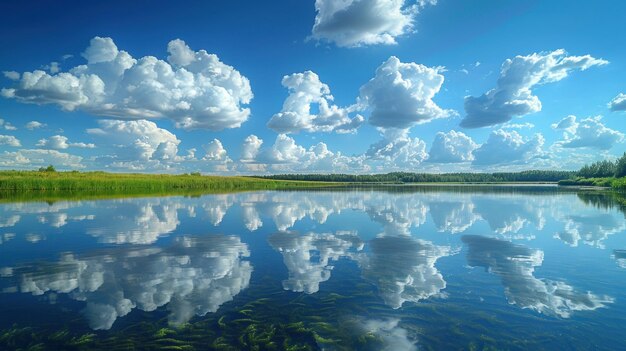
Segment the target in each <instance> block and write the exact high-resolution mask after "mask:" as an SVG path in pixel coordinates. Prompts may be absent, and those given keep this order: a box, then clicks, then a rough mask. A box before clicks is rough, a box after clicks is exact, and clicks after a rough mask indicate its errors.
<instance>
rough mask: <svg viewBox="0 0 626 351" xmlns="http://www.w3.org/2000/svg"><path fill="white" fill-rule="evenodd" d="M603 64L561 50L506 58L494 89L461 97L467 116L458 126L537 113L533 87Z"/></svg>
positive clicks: (499, 120)
mask: <svg viewBox="0 0 626 351" xmlns="http://www.w3.org/2000/svg"><path fill="white" fill-rule="evenodd" d="M605 64H608V61H606V60H602V59H596V58H594V57H591V56H590V55H584V56H567V54H566V52H565V50H555V51H552V52H549V53H534V54H531V55H528V56H516V57H515V58H513V59H507V60H506V61H504V63H503V64H502V68H501V69H500V77H499V78H498V82H497V85H496V87H495V88H494V89H491V90H489V91H488V92H486V93H485V94H483V95H481V96H479V97H473V96H467V97H466V98H465V112H466V114H467V115H466V116H465V118H464V119H463V120H462V121H461V127H465V128H479V127H486V126H491V125H496V124H500V123H505V122H507V121H510V120H511V119H512V118H513V117H520V116H524V115H527V114H529V113H534V112H539V111H541V101H539V98H538V97H537V96H535V95H533V92H532V89H533V88H534V87H535V86H537V85H542V84H547V83H552V82H557V81H559V80H561V79H563V78H565V77H567V76H568V74H569V73H570V72H571V71H574V70H581V71H584V70H586V69H588V68H590V67H592V66H598V65H605Z"/></svg>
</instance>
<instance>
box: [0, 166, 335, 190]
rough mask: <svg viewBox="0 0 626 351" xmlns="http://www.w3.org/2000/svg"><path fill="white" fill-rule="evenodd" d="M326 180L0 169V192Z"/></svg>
mask: <svg viewBox="0 0 626 351" xmlns="http://www.w3.org/2000/svg"><path fill="white" fill-rule="evenodd" d="M333 185H336V184H335V183H329V182H306V181H288V180H269V179H259V178H252V177H237V176H232V177H223V176H202V175H188V174H184V175H169V174H139V173H106V172H76V171H73V172H38V171H2V172H0V191H2V192H5V193H10V192H13V193H23V192H33V191H46V192H57V191H62V192H68V193H72V192H96V193H97V192H105V193H120V194H122V193H131V194H132V193H145V194H151V193H165V192H172V191H174V192H177V191H182V190H184V191H202V192H227V191H244V190H263V189H298V188H312V187H326V186H333Z"/></svg>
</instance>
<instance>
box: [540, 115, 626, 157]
mask: <svg viewBox="0 0 626 351" xmlns="http://www.w3.org/2000/svg"><path fill="white" fill-rule="evenodd" d="M552 128H554V129H557V130H563V137H564V140H562V141H559V142H558V143H557V145H559V146H561V147H564V148H579V147H587V148H595V149H600V150H608V149H610V148H612V147H613V146H614V145H615V144H617V143H621V142H623V141H624V134H623V133H621V132H619V131H617V130H614V129H610V128H608V127H606V126H605V125H604V124H603V123H602V117H601V116H596V117H589V118H585V119H583V120H581V121H580V122H578V121H577V120H576V116H567V117H565V118H563V119H562V120H561V121H560V122H559V123H556V124H553V125H552Z"/></svg>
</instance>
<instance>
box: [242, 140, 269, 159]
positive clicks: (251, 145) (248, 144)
mask: <svg viewBox="0 0 626 351" xmlns="http://www.w3.org/2000/svg"><path fill="white" fill-rule="evenodd" d="M261 145H263V140H262V139H259V137H257V136H256V135H254V134H252V135H249V136H248V137H247V138H246V139H245V140H244V141H243V145H242V146H241V158H240V161H241V162H250V161H254V159H255V158H256V156H257V155H258V154H259V150H260V149H261Z"/></svg>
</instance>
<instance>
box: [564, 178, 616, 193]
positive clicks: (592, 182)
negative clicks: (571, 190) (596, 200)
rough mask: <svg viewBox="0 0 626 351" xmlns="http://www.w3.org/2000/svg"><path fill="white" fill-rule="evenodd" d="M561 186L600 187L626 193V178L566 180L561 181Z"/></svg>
mask: <svg viewBox="0 0 626 351" xmlns="http://www.w3.org/2000/svg"><path fill="white" fill-rule="evenodd" d="M559 185H574V186H600V187H607V188H613V189H614V190H619V191H626V177H622V178H614V177H607V178H582V177H576V178H572V179H564V180H561V181H559Z"/></svg>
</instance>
